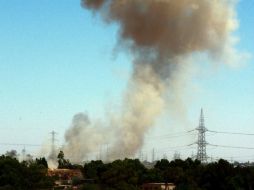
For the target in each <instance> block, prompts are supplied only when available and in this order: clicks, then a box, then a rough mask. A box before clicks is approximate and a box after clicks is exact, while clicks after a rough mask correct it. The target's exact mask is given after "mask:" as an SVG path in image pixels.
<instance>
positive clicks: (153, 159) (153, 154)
mask: <svg viewBox="0 0 254 190" xmlns="http://www.w3.org/2000/svg"><path fill="white" fill-rule="evenodd" d="M154 161H155V150H154V148H153V151H152V162H154Z"/></svg>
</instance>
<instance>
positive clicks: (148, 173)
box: [83, 158, 254, 190]
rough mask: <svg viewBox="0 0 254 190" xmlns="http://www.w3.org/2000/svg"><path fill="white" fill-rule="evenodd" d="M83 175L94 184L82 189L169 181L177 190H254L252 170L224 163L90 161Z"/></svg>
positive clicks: (120, 189) (121, 189)
mask: <svg viewBox="0 0 254 190" xmlns="http://www.w3.org/2000/svg"><path fill="white" fill-rule="evenodd" d="M83 172H84V175H85V177H86V178H91V179H94V180H95V181H96V184H90V185H88V186H86V188H85V189H91V190H93V189H94V190H99V189H103V190H104V189H107V190H138V189H140V187H141V185H142V184H143V183H147V182H172V183H175V184H176V186H177V188H176V189H177V190H214V189H220V190H224V189H225V190H228V189H232V190H234V189H235V190H240V189H247V190H248V189H249V190H252V189H254V167H251V166H248V167H247V166H245V167H242V166H240V165H237V166H234V165H233V164H230V163H229V162H227V161H226V160H222V159H221V160H219V161H218V162H214V163H210V164H206V165H204V164H201V163H200V162H199V161H198V160H195V161H193V160H191V159H190V158H188V159H186V160H184V161H183V160H180V159H178V160H174V161H171V162H169V161H168V160H166V159H162V160H160V161H158V162H157V163H156V164H155V166H154V168H152V169H147V168H145V167H144V166H143V164H141V163H140V161H139V160H131V159H125V160H116V161H114V162H112V163H107V164H104V163H103V162H102V161H91V162H90V163H87V164H85V165H84V170H83Z"/></svg>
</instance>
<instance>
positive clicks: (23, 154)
mask: <svg viewBox="0 0 254 190" xmlns="http://www.w3.org/2000/svg"><path fill="white" fill-rule="evenodd" d="M25 159H26V148H25V147H24V148H23V149H22V161H24V160H25Z"/></svg>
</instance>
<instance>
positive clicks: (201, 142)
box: [196, 109, 207, 163]
mask: <svg viewBox="0 0 254 190" xmlns="http://www.w3.org/2000/svg"><path fill="white" fill-rule="evenodd" d="M196 130H197V131H198V142H197V144H198V150H197V159H198V160H200V161H201V163H206V162H207V155H206V144H207V142H206V139H205V132H206V131H207V129H206V128H205V119H204V113H203V109H201V113H200V119H199V126H198V127H197V128H196Z"/></svg>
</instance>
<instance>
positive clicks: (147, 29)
mask: <svg viewBox="0 0 254 190" xmlns="http://www.w3.org/2000/svg"><path fill="white" fill-rule="evenodd" d="M82 6H83V7H85V8H88V9H91V10H92V11H94V12H98V13H100V14H101V16H102V18H103V19H104V20H105V22H107V23H112V22H114V23H117V24H118V25H119V36H120V41H119V44H120V45H122V46H123V47H124V48H126V49H128V50H130V51H131V53H132V54H133V57H134V58H135V59H134V62H133V74H132V77H131V79H130V82H129V87H128V89H127V92H126V95H125V97H124V102H123V110H121V114H120V115H119V117H118V119H117V120H116V121H115V122H114V125H116V126H117V127H113V128H112V130H113V132H114V133H115V141H114V144H113V145H112V146H111V152H110V154H111V158H123V157H128V156H133V155H134V154H135V153H136V152H137V151H138V150H139V149H140V148H141V147H142V145H143V141H144V135H145V134H146V132H147V131H148V130H149V129H150V128H151V127H152V126H153V125H154V123H155V121H156V118H157V117H158V116H159V115H160V114H161V112H162V111H163V109H164V107H165V105H166V102H165V98H164V95H165V91H166V90H167V89H168V86H170V85H173V84H172V83H174V88H175V86H176V84H177V82H176V81H175V80H174V79H172V77H173V76H174V75H176V74H177V72H181V71H179V70H180V69H179V67H178V65H179V64H184V62H185V60H187V57H188V56H190V55H192V54H194V53H199V52H200V53H204V54H206V55H208V56H209V57H212V58H213V59H215V60H220V59H221V58H222V57H225V56H228V54H227V53H228V52H233V51H229V50H233V49H234V48H233V47H232V43H231V41H232V32H233V31H234V30H235V29H236V28H237V20H236V15H235V3H234V1H232V0H82ZM179 88H181V87H180V86H179ZM172 93H174V92H172ZM176 109H177V108H176ZM110 122H111V121H110ZM110 122H109V123H110ZM74 123H75V122H74ZM114 125H113V126H114ZM77 126H78V125H77ZM77 126H75V127H72V128H71V129H69V130H68V131H67V132H66V140H67V144H68V145H69V146H70V147H71V149H72V152H75V153H78V154H84V153H83V152H86V153H87V152H89V151H90V150H87V149H86V148H85V149H82V150H75V147H79V146H76V144H75V143H76V142H77V141H79V142H82V143H83V144H86V141H87V140H88V139H89V138H90V139H91V138H93V136H91V135H90V134H93V133H92V132H96V134H97V135H99V136H100V135H102V134H101V133H100V132H99V131H97V130H95V129H93V130H95V131H86V130H83V128H84V127H83V128H82V130H80V128H79V127H77ZM80 131H82V132H81V133H80ZM87 133H89V135H88V134H87ZM80 134H82V136H81V135H80ZM93 135H94V134H93ZM77 136H78V137H80V139H78V140H75V141H74V140H73V139H75V137H77ZM96 139H98V138H95V140H91V141H97V140H96ZM95 144H96V143H95ZM82 156H85V155H81V156H79V158H82Z"/></svg>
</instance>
